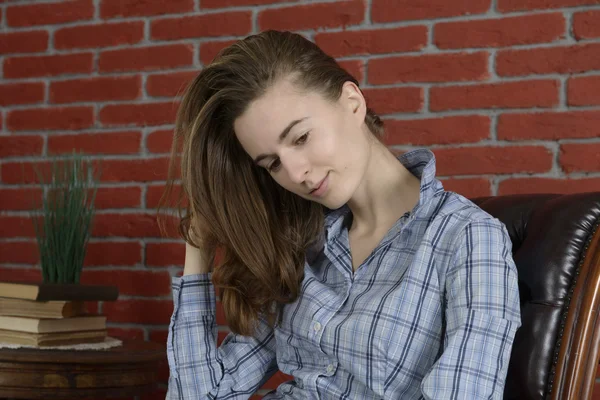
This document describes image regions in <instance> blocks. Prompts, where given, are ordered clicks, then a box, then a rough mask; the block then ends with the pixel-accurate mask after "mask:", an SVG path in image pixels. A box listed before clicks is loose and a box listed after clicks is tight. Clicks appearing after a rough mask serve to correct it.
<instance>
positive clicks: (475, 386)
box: [167, 149, 521, 400]
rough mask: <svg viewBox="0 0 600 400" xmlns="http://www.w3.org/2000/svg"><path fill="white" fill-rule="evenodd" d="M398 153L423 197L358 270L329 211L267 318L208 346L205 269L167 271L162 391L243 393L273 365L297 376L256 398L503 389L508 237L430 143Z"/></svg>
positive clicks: (512, 300)
mask: <svg viewBox="0 0 600 400" xmlns="http://www.w3.org/2000/svg"><path fill="white" fill-rule="evenodd" d="M398 159H399V161H400V162H402V164H403V165H404V166H406V167H407V168H408V170H409V171H411V173H413V174H414V175H415V176H416V177H418V178H420V180H421V192H420V198H419V202H418V204H417V205H416V206H415V208H414V209H413V210H412V211H411V212H410V213H407V214H405V215H404V216H403V217H402V218H400V219H399V220H398V221H397V222H396V224H395V225H394V226H393V227H392V228H391V229H390V231H389V232H388V233H387V235H386V236H385V237H384V238H383V240H382V241H381V242H380V243H379V244H378V245H377V247H376V248H375V249H374V251H373V252H372V253H371V255H370V256H369V257H368V258H367V259H366V260H365V262H364V263H363V264H362V265H361V266H360V267H359V268H358V269H357V270H356V272H354V273H353V271H352V262H351V256H350V250H349V241H348V227H347V221H348V220H347V218H346V217H347V216H348V215H349V209H348V207H347V206H344V207H342V208H340V209H338V210H335V211H332V212H331V213H329V214H328V215H327V216H326V218H325V230H324V238H323V241H322V243H321V246H320V247H321V248H320V250H318V251H315V252H313V253H314V254H307V263H306V266H305V277H304V280H303V281H302V290H301V294H300V296H299V298H298V299H297V300H296V301H295V302H294V303H292V304H288V305H286V306H285V307H284V309H283V313H282V319H281V321H280V322H279V323H278V324H277V325H276V326H275V328H274V329H273V328H270V327H269V326H268V325H267V324H266V323H265V322H264V321H261V322H260V323H259V325H258V329H257V332H256V334H255V335H253V336H252V337H245V336H240V335H234V334H231V333H230V334H229V335H228V336H227V337H226V339H225V340H224V342H223V343H222V345H221V346H220V347H217V345H216V338H217V326H216V322H215V300H216V299H215V292H214V287H213V286H212V283H211V281H210V274H206V275H190V276H183V277H181V278H173V297H174V311H173V316H172V318H171V323H170V327H169V336H168V343H167V353H168V360H169V367H170V378H169V389H168V393H167V398H168V399H205V398H210V399H246V398H248V397H250V396H251V395H252V394H253V393H255V392H256V390H257V389H258V388H260V387H261V386H262V385H263V383H264V382H265V381H266V380H267V379H268V378H269V377H270V376H271V375H272V374H273V373H274V372H275V371H276V370H277V369H279V370H281V371H283V372H284V373H286V374H289V375H292V376H293V377H294V380H292V381H289V382H286V383H283V384H281V385H280V386H279V387H278V388H277V390H276V391H273V392H270V393H268V394H267V395H266V396H265V397H264V398H265V399H301V398H302V399H309V398H310V399H312V398H323V399H382V398H385V399H445V400H448V399H465V400H475V399H502V394H503V389H504V381H505V378H506V372H507V369H508V361H509V357H510V352H511V347H512V343H513V338H514V335H515V332H516V330H517V328H518V327H519V326H520V324H521V320H520V308H519V292H518V288H517V270H516V267H515V264H514V262H513V259H512V254H511V247H512V246H511V242H510V238H509V236H508V234H507V232H506V229H505V227H504V225H503V224H502V223H501V222H499V221H498V220H497V219H495V218H493V217H491V216H490V215H489V214H487V213H486V212H484V211H483V210H481V209H480V208H478V207H477V206H475V205H474V204H473V203H472V202H470V201H469V200H467V199H465V198H464V197H462V196H460V195H458V194H456V193H452V192H446V191H444V189H443V187H442V184H441V183H440V182H439V181H438V180H437V179H436V178H435V158H434V156H433V154H432V153H431V152H430V151H428V150H425V149H419V150H414V151H411V152H409V153H406V154H404V155H402V156H400V157H399V158H398ZM309 255H310V257H309Z"/></svg>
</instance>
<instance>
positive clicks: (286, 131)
mask: <svg viewBox="0 0 600 400" xmlns="http://www.w3.org/2000/svg"><path fill="white" fill-rule="evenodd" d="M307 118H308V117H304V118H300V119H296V120H293V121H292V122H290V123H289V124H288V126H286V127H285V129H284V130H283V131H281V133H280V134H279V140H278V143H281V142H283V141H284V140H285V138H286V137H287V135H288V134H289V133H290V131H291V130H292V128H293V127H294V126H296V125H298V124H299V123H300V122H302V121H304V120H305V119H307ZM274 155H275V154H272V153H271V154H259V155H258V156H256V158H255V159H254V163H255V164H258V163H259V162H261V161H262V160H264V159H265V158H269V157H273V156H274Z"/></svg>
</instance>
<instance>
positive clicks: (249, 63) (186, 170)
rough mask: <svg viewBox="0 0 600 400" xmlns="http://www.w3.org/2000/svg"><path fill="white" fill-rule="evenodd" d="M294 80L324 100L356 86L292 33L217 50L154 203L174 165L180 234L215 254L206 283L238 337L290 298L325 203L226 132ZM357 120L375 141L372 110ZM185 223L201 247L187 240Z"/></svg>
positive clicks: (184, 110) (179, 127)
mask: <svg viewBox="0 0 600 400" xmlns="http://www.w3.org/2000/svg"><path fill="white" fill-rule="evenodd" d="M292 76H293V77H294V83H295V84H296V85H298V87H299V88H302V89H305V90H307V91H317V92H319V93H321V94H322V95H323V96H324V97H325V98H327V99H330V100H331V101H336V100H337V99H338V98H339V97H340V95H341V92H342V85H343V84H344V82H346V81H351V82H354V83H355V84H356V85H357V86H358V82H357V81H356V79H355V78H353V77H352V76H351V75H350V74H349V73H348V72H346V71H345V70H344V69H343V68H341V67H340V66H339V65H338V63H337V62H336V61H335V60H334V59H333V58H332V57H330V56H328V55H327V54H325V53H324V52H323V51H322V50H321V49H320V48H319V47H317V46H316V45H315V44H314V43H312V42H311V41H309V40H307V39H305V38H304V37H302V36H301V35H299V34H295V33H291V32H278V31H266V32H263V33H260V34H257V35H252V36H249V37H247V38H245V39H243V40H240V41H238V42H236V43H234V44H232V45H231V46H229V47H227V48H225V49H223V50H222V51H221V52H220V53H219V54H218V55H217V57H216V58H215V59H214V60H213V62H212V63H211V64H209V65H207V66H206V67H205V68H204V69H203V70H202V71H201V72H200V73H199V74H198V76H197V77H196V78H195V79H194V80H193V81H192V83H191V84H190V85H189V86H188V87H187V89H186V91H185V94H184V96H183V99H182V102H181V106H180V108H179V111H178V114H177V121H176V126H175V134H174V139H173V147H172V149H171V161H170V165H169V181H168V183H167V188H166V190H165V193H164V194H163V197H162V199H161V205H162V204H164V203H165V201H166V199H168V198H170V196H171V193H172V189H173V183H174V180H175V179H176V178H177V176H176V175H177V174H176V172H177V171H178V169H179V167H180V168H181V184H182V192H181V195H180V197H179V200H178V203H177V206H178V209H179V217H180V222H179V227H178V229H179V233H180V234H181V235H182V236H183V238H184V239H185V240H186V241H187V242H188V243H190V244H192V245H194V246H196V247H201V248H202V249H203V250H204V251H205V253H206V255H207V256H208V259H210V260H212V262H214V259H215V253H216V252H217V249H219V257H218V258H219V263H218V265H214V269H213V274H212V280H213V283H214V284H215V286H216V287H217V288H218V289H220V296H221V301H222V303H223V308H224V311H225V317H226V319H227V323H228V325H229V328H230V329H231V330H232V331H233V332H236V333H240V334H244V335H249V334H252V332H253V331H254V323H255V322H256V321H257V319H258V317H259V315H261V314H262V315H265V316H266V317H268V319H269V320H270V321H273V320H274V319H275V318H274V317H275V316H276V314H277V312H278V311H279V309H280V307H281V305H283V304H285V303H289V302H292V301H294V300H295V299H296V298H297V297H298V294H299V291H300V283H301V281H302V278H303V273H304V272H303V271H304V262H305V252H306V251H307V249H308V248H309V246H310V245H311V244H312V243H313V242H314V241H315V240H317V238H318V237H319V234H320V233H321V232H322V229H323V215H324V211H325V210H324V208H323V206H321V205H320V204H318V203H315V202H311V201H308V200H306V199H303V198H301V197H300V196H297V195H295V194H293V193H291V192H289V191H287V190H285V189H283V188H282V187H281V186H279V185H278V184H277V183H276V182H275V181H274V180H273V179H272V178H271V176H270V175H269V173H268V172H267V171H266V170H265V169H264V168H260V167H258V166H256V165H255V164H254V162H253V161H252V160H251V159H250V157H249V156H248V155H247V154H246V152H245V151H244V149H243V148H242V146H241V145H240V143H239V142H238V140H237V137H236V136H235V132H234V129H233V122H234V121H235V119H236V118H238V117H239V116H240V115H241V114H242V113H243V112H244V111H245V110H246V108H247V107H248V106H249V104H250V103H251V102H252V101H253V100H255V99H257V98H259V97H260V96H262V95H263V94H264V93H265V92H266V91H267V90H268V89H269V88H270V87H271V86H272V85H273V84H274V83H275V82H276V81H278V80H279V79H282V78H286V77H292ZM365 123H366V124H367V127H368V128H369V129H370V131H371V132H372V133H374V134H375V135H376V136H379V135H380V134H381V133H382V130H383V127H382V125H383V124H382V122H381V120H380V119H379V118H378V117H377V116H376V115H375V114H374V113H373V112H372V111H371V110H370V109H368V110H367V116H366V117H365ZM180 150H181V158H179V157H178V153H179V151H180ZM186 200H187V204H186V205H185V207H182V204H183V202H184V201H186ZM160 208H161V207H159V210H160ZM183 208H185V213H183V212H182V211H183ZM192 222H193V223H192ZM190 227H191V229H192V235H193V237H200V238H201V240H202V243H195V242H194V239H193V237H192V236H191V235H190V234H189V230H190Z"/></svg>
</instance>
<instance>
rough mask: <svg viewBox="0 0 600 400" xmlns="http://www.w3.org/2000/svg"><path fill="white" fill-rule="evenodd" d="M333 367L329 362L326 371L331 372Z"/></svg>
mask: <svg viewBox="0 0 600 400" xmlns="http://www.w3.org/2000/svg"><path fill="white" fill-rule="evenodd" d="M333 368H334V367H333V364H329V365H328V366H327V373H328V374H330V373H332V372H333Z"/></svg>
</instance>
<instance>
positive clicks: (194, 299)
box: [171, 273, 216, 315]
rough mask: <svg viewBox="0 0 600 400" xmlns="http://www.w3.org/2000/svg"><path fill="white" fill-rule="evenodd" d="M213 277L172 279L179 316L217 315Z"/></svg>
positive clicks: (174, 304)
mask: <svg viewBox="0 0 600 400" xmlns="http://www.w3.org/2000/svg"><path fill="white" fill-rule="evenodd" d="M211 277H212V274H210V273H208V274H195V275H184V276H181V277H174V278H172V280H171V287H172V289H173V307H174V311H175V312H176V313H177V314H179V315H182V314H183V315H185V314H196V315H198V314H203V315H206V314H215V309H216V296H215V288H214V286H213V284H212V280H211Z"/></svg>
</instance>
